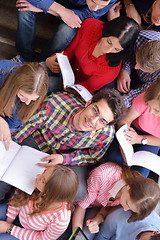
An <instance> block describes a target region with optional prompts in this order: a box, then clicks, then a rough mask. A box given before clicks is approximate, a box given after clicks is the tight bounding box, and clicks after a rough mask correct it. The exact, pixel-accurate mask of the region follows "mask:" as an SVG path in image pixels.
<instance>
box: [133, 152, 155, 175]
mask: <svg viewBox="0 0 160 240" xmlns="http://www.w3.org/2000/svg"><path fill="white" fill-rule="evenodd" d="M130 165H131V166H132V165H137V166H141V167H145V168H148V169H150V170H151V171H153V172H155V173H157V174H158V175H160V157H159V156H157V155H156V154H154V153H151V152H147V151H138V152H135V153H134V154H133V157H132V159H131V161H130Z"/></svg>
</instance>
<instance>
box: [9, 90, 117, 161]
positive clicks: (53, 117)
mask: <svg viewBox="0 0 160 240" xmlns="http://www.w3.org/2000/svg"><path fill="white" fill-rule="evenodd" d="M84 107H85V103H84V101H83V100H80V99H78V98H76V97H75V96H74V95H73V94H69V93H66V92H58V93H52V94H51V95H50V96H48V97H47V98H46V99H45V100H44V102H43V103H42V104H41V106H40V107H39V109H38V111H37V112H36V113H35V114H34V115H33V116H32V117H31V119H30V120H29V121H28V122H27V123H26V124H24V125H23V126H21V127H20V128H19V129H18V131H17V132H15V133H14V134H13V137H12V139H13V140H14V141H15V142H19V143H20V142H22V141H23V140H24V139H25V138H26V137H27V136H29V135H30V134H32V136H33V138H34V140H35V141H36V142H37V144H38V147H39V149H40V150H42V151H43V152H48V151H49V150H51V151H52V152H53V153H58V154H62V155H63V158H64V162H63V163H64V164H69V165H85V164H88V163H94V162H96V161H98V160H99V159H100V158H101V157H102V156H103V154H104V153H105V151H106V150H107V148H108V146H109V145H110V143H111V141H112V140H113V137H114V126H107V127H106V128H104V129H99V130H97V131H88V132H78V131H75V129H73V128H72V124H71V123H72V120H73V117H74V115H75V114H76V113H77V112H78V111H80V110H82V109H83V108H84Z"/></svg>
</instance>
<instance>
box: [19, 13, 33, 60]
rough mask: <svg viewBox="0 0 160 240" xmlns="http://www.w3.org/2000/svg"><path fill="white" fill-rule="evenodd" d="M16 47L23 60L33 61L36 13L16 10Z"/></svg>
mask: <svg viewBox="0 0 160 240" xmlns="http://www.w3.org/2000/svg"><path fill="white" fill-rule="evenodd" d="M17 14H18V26H17V34H16V49H17V51H18V53H19V54H20V55H21V56H22V57H23V59H24V60H25V61H34V57H35V52H34V49H35V41H36V13H35V12H31V11H24V12H20V11H18V13H17Z"/></svg>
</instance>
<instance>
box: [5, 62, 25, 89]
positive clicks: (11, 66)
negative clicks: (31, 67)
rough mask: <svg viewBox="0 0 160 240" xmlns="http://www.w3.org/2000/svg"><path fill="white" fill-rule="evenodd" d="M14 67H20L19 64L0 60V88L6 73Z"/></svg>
mask: <svg viewBox="0 0 160 240" xmlns="http://www.w3.org/2000/svg"><path fill="white" fill-rule="evenodd" d="M15 66H21V64H20V63H17V62H13V61H11V60H0V87H1V86H2V84H3V81H4V78H5V77H6V75H7V73H9V72H10V71H11V72H12V68H13V67H15ZM13 70H14V69H13Z"/></svg>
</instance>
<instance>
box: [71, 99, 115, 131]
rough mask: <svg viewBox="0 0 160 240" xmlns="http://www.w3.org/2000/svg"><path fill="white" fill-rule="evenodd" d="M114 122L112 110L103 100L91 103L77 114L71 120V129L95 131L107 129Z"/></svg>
mask: <svg viewBox="0 0 160 240" xmlns="http://www.w3.org/2000/svg"><path fill="white" fill-rule="evenodd" d="M113 120H114V115H113V113H112V110H111V109H110V107H109V106H108V104H107V102H106V101H105V100H104V99H101V100H100V101H98V102H95V103H91V101H89V102H88V103H87V104H86V107H85V108H84V109H83V110H81V111H80V112H78V113H77V114H76V115H75V117H74V119H73V127H74V128H75V129H76V130H77V131H83V132H87V131H95V130H98V129H102V128H105V127H107V125H108V123H109V122H111V121H113Z"/></svg>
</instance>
